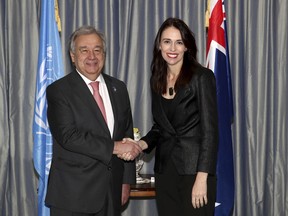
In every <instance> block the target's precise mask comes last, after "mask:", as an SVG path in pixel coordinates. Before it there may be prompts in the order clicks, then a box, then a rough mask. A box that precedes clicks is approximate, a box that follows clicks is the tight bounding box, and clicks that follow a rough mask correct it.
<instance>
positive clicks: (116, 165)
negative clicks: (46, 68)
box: [46, 71, 135, 213]
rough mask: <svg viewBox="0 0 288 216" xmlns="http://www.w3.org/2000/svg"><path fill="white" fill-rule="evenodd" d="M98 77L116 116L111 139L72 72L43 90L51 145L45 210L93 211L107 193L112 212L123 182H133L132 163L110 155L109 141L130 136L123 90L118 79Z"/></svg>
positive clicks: (111, 145) (117, 204) (111, 143)
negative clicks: (103, 80) (104, 86)
mask: <svg viewBox="0 0 288 216" xmlns="http://www.w3.org/2000/svg"><path fill="white" fill-rule="evenodd" d="M103 77H104V79H105V82H106V85H107V88H108V92H109V96H110V100H111V104H112V108H113V113H114V118H115V126H114V134H113V138H112V139H111V136H110V132H109V129H108V126H107V125H106V123H105V120H104V118H103V116H102V114H101V111H100V109H99V108H98V106H97V103H96V102H95V100H94V98H93V96H92V94H91V92H90V91H89V89H88V87H87V85H86V84H85V82H84V81H83V79H82V78H81V77H80V75H79V74H78V73H77V72H76V71H73V72H72V73H70V74H68V75H67V76H65V77H63V78H61V79H59V80H57V81H55V82H54V83H52V84H51V85H49V86H48V87H47V90H46V94H47V101H48V111H47V115H48V122H49V126H50V130H51V133H52V135H53V141H54V143H53V158H52V165H51V170H50V175H49V181H48V189H47V196H46V204H47V205H49V206H54V207H58V208H63V209H66V210H70V211H77V212H88V213H89V212H92V213H93V212H97V211H99V210H100V209H101V208H102V207H103V205H104V201H105V197H106V195H107V193H108V191H109V190H112V191H113V195H114V196H113V197H114V208H118V210H119V208H121V189H122V183H130V184H131V183H135V163H134V162H124V161H123V160H120V159H118V158H117V157H116V156H112V152H113V148H114V140H115V141H119V140H122V138H124V137H131V138H133V125H132V115H131V107H130V101H129V96H128V92H127V88H126V86H125V84H124V83H123V82H122V81H119V80H117V79H115V78H113V77H110V76H108V75H106V74H103ZM111 185H113V188H111Z"/></svg>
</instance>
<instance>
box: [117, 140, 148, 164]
mask: <svg viewBox="0 0 288 216" xmlns="http://www.w3.org/2000/svg"><path fill="white" fill-rule="evenodd" d="M147 147H148V145H147V143H146V142H144V141H143V140H139V141H135V140H133V139H131V138H124V139H123V140H122V141H116V142H115V144H114V150H113V154H116V155H117V157H118V158H121V159H123V160H125V161H130V160H134V159H135V158H136V157H137V156H138V155H139V154H140V153H141V152H142V151H143V150H145V149H146V148H147Z"/></svg>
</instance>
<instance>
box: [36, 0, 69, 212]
mask: <svg viewBox="0 0 288 216" xmlns="http://www.w3.org/2000/svg"><path fill="white" fill-rule="evenodd" d="M39 43H40V44H39V53H38V66H37V79H36V93H35V105H34V121H33V136H34V149H33V160H34V167H35V169H36V171H37V173H38V174H39V185H38V216H49V215H50V209H49V208H47V207H46V206H45V203H44V201H45V196H46V190H47V180H48V174H49V170H50V165H51V159H52V136H51V133H50V130H49V125H48V121H47V114H46V112H47V102H46V87H47V86H48V85H49V84H51V83H52V82H54V81H55V80H57V79H59V78H60V77H62V76H63V75H64V72H63V61H62V52H61V44H60V37H59V32H58V29H57V25H56V21H55V9H54V0H42V1H41V22H40V42H39Z"/></svg>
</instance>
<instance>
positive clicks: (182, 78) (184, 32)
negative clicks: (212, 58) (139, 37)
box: [151, 18, 199, 94]
mask: <svg viewBox="0 0 288 216" xmlns="http://www.w3.org/2000/svg"><path fill="white" fill-rule="evenodd" d="M168 27H174V28H176V29H178V30H179V31H180V34H181V37H182V40H183V43H184V45H185V47H186V48H187V51H186V52H185V53H184V57H183V65H182V68H181V71H180V74H179V76H178V79H177V81H176V83H175V86H174V89H175V91H176V92H177V90H178V89H179V88H180V86H185V85H186V84H188V83H189V82H190V80H191V78H192V74H193V68H194V67H195V66H196V65H198V64H199V63H198V61H197V46H196V40H195V37H194V35H193V33H192V32H191V30H190V29H189V27H188V26H187V25H186V23H185V22H183V21H182V20H180V19H178V18H168V19H167V20H165V22H164V23H163V24H162V25H161V27H160V29H159V31H158V33H157V35H156V38H155V41H154V49H153V59H152V63H151V72H152V77H151V88H152V89H153V90H154V91H155V92H157V93H159V94H165V93H166V88H167V63H166V61H165V60H164V59H163V57H162V54H161V50H160V48H159V47H160V40H161V36H162V33H163V31H164V30H165V29H167V28H168Z"/></svg>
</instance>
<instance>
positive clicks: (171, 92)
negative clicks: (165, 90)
mask: <svg viewBox="0 0 288 216" xmlns="http://www.w3.org/2000/svg"><path fill="white" fill-rule="evenodd" d="M173 94H174V88H173V87H170V88H169V95H170V96H172V95H173Z"/></svg>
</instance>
